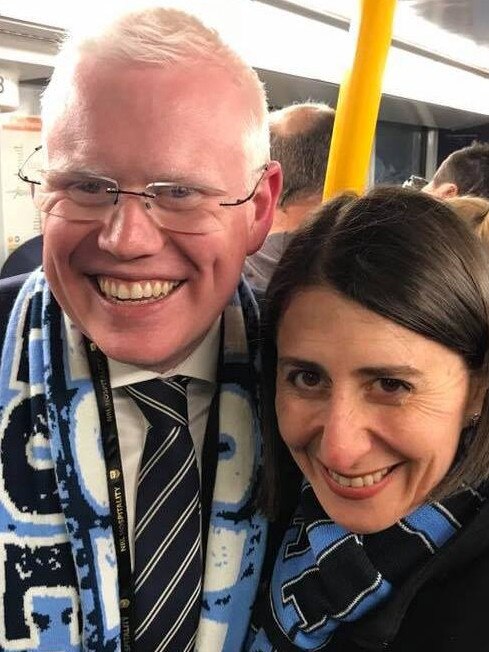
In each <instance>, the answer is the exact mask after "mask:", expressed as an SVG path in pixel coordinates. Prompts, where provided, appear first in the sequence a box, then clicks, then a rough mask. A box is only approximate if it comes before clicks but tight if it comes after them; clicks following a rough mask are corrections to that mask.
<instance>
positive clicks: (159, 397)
mask: <svg viewBox="0 0 489 652" xmlns="http://www.w3.org/2000/svg"><path fill="white" fill-rule="evenodd" d="M189 380H190V378H188V377H187V376H171V377H170V378H152V379H151V380H143V381H142V382H140V383H134V384H133V385H127V387H126V388H125V389H126V391H127V393H128V394H129V395H130V396H131V398H132V399H133V400H134V401H135V402H136V404H137V406H138V407H139V409H140V410H141V412H142V413H143V414H144V416H145V417H146V419H147V420H148V421H149V423H150V424H151V425H152V426H156V425H157V424H158V426H162V425H163V426H164V425H168V426H176V425H183V426H188V416H187V385H188V383H189Z"/></svg>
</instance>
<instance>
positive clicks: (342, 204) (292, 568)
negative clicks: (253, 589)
mask: <svg viewBox="0 0 489 652" xmlns="http://www.w3.org/2000/svg"><path fill="white" fill-rule="evenodd" d="M488 265H489V255H488V252H487V249H486V248H485V247H483V246H482V243H481V242H480V240H479V239H478V238H477V237H476V236H475V235H474V233H472V232H471V230H470V229H469V228H468V227H467V226H466V224H464V223H463V222H462V220H460V218H458V217H457V216H456V215H455V214H454V213H453V212H452V211H451V210H450V209H449V208H448V206H447V205H445V204H444V203H443V202H439V201H437V200H435V199H434V198H432V197H430V196H429V195H427V194H424V193H421V192H414V191H411V190H407V189H402V188H378V189H374V190H372V191H370V192H368V193H367V194H366V195H365V196H363V197H359V198H355V197H345V196H342V197H339V198H337V199H335V200H333V201H332V202H330V203H328V204H325V205H324V206H323V207H322V208H321V209H320V210H319V211H318V213H317V216H316V218H315V219H313V220H312V221H310V222H309V223H308V224H307V225H306V226H305V227H304V228H303V229H301V230H300V232H298V233H297V235H296V236H295V237H294V238H293V240H292V241H291V243H290V245H289V247H288V249H287V251H286V253H285V254H284V256H283V258H282V260H281V262H280V264H279V265H278V267H277V270H276V272H275V275H274V276H273V278H272V280H271V283H270V285H269V288H268V292H267V296H266V303H265V305H266V307H267V310H266V314H265V315H264V320H265V321H264V333H263V347H262V355H263V380H264V385H263V390H264V417H265V422H264V428H265V431H264V434H265V439H264V441H265V467H264V474H263V487H262V504H263V506H264V509H265V511H266V512H267V513H268V514H269V516H271V517H273V518H277V517H278V516H280V515H282V516H287V513H290V512H292V516H291V517H289V518H288V519H287V520H288V523H289V525H288V528H286V532H285V536H284V537H283V540H282V542H281V543H280V545H279V546H278V551H277V558H276V562H275V565H274V568H273V572H272V574H271V580H270V582H269V587H268V589H267V590H266V591H264V594H263V597H262V600H261V601H260V602H259V603H258V606H257V611H256V613H255V617H254V620H255V622H256V625H257V629H254V630H252V632H250V641H249V644H248V647H247V649H248V650H252V652H258V650H260V652H271V651H272V650H273V651H275V650H315V651H319V650H321V651H322V650H324V651H325V652H326V651H329V650H331V652H339V651H341V652H360V651H366V650H381V649H386V648H388V649H389V650H392V651H393V652H401V651H405V650H419V651H421V652H433V650H436V651H437V652H449V651H450V652H465V651H466V650H471V651H473V652H483V651H484V650H486V649H487V639H488V632H489V628H488V626H487V603H488V600H489V500H488V499H487V498H488V495H489V483H488V477H489V401H488V400H487V384H488V365H489V284H488V282H487V269H488ZM291 465H294V466H295V469H296V479H295V482H293V481H292V478H293V477H294V476H293V473H292V471H293V469H292V470H291V472H288V471H286V469H288V468H290V467H291Z"/></svg>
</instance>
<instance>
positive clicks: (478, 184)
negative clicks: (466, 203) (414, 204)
mask: <svg viewBox="0 0 489 652" xmlns="http://www.w3.org/2000/svg"><path fill="white" fill-rule="evenodd" d="M423 190H424V191H425V192H427V193H429V194H430V195H433V196H434V197H437V198H439V199H448V198H450V197H456V196H457V195H474V196H476V197H486V198H487V199H489V143H477V142H475V143H473V144H472V145H470V146H469V147H464V148H462V149H459V150H457V151H456V152H453V153H452V154H450V156H448V157H447V158H446V159H445V160H444V161H443V162H442V164H441V165H440V167H439V168H438V169H437V171H436V172H435V174H434V176H433V178H432V179H431V181H430V182H429V183H428V184H427V185H426V186H425V187H424V188H423Z"/></svg>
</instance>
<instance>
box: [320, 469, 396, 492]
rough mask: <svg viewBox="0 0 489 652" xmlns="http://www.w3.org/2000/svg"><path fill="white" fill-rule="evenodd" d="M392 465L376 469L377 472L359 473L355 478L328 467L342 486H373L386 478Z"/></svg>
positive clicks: (330, 473) (329, 471) (331, 474)
mask: <svg viewBox="0 0 489 652" xmlns="http://www.w3.org/2000/svg"><path fill="white" fill-rule="evenodd" d="M391 468H392V467H389V468H386V469H382V470H381V471H376V472H375V473H367V474H366V475H357V476H355V477H353V478H349V477H346V476H344V475H340V474H339V473H336V472H335V471H331V469H328V474H329V475H330V476H331V477H332V478H333V480H334V481H335V482H337V483H338V484H339V485H341V486H342V487H371V486H372V485H374V484H378V483H379V482H380V481H381V480H382V478H384V477H385V476H386V475H387V474H388V473H389V471H390V470H391Z"/></svg>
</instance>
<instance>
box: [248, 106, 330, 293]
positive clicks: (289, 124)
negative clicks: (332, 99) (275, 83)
mask: <svg viewBox="0 0 489 652" xmlns="http://www.w3.org/2000/svg"><path fill="white" fill-rule="evenodd" d="M334 116H335V111H334V109H332V108H331V107H329V106H328V105H327V104H321V103H319V102H306V103H304V104H292V105H291V106H286V107H284V108H282V109H279V110H277V111H272V112H270V138H271V144H270V147H271V156H272V158H273V159H274V160H276V161H278V162H279V163H280V165H281V166H282V173H283V178H284V180H283V187H282V194H281V195H280V200H279V203H278V206H277V208H276V210H275V214H274V217H273V223H272V228H271V229H270V234H269V235H268V237H267V238H266V240H265V242H264V243H263V246H262V247H261V249H259V251H257V252H256V253H255V254H252V255H251V256H248V258H247V259H246V262H245V266H244V274H245V276H246V278H247V279H248V281H249V282H250V284H251V286H252V287H253V288H255V289H257V290H258V291H259V292H261V293H262V292H264V291H265V289H266V287H267V285H268V282H269V280H270V277H271V275H272V273H273V270H274V269H275V266H276V264H277V262H278V261H279V260H280V257H281V256H282V253H283V252H284V250H285V247H286V246H287V243H288V241H289V240H290V237H291V234H292V233H293V232H294V231H295V230H296V229H297V227H298V226H300V225H301V224H302V222H303V221H304V220H305V219H306V218H307V216H308V215H309V214H310V213H311V211H312V210H314V209H315V208H317V207H318V206H319V205H320V204H321V201H322V193H323V186H324V178H325V175H326V164H327V161H328V155H329V145H330V142H331V135H332V132H333V123H334Z"/></svg>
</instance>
